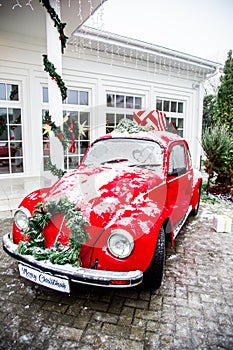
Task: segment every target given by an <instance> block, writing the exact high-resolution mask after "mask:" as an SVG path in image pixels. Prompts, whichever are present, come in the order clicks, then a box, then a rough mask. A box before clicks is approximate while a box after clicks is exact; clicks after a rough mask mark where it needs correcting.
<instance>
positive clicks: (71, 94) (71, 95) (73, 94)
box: [67, 90, 78, 105]
mask: <svg viewBox="0 0 233 350" xmlns="http://www.w3.org/2000/svg"><path fill="white" fill-rule="evenodd" d="M67 103H68V104H71V105H77V104H78V91H76V90H67Z"/></svg>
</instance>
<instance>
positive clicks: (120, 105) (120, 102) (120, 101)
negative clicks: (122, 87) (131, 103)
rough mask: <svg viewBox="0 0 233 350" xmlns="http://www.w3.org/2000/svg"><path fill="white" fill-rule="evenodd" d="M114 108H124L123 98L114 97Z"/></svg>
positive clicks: (120, 96) (119, 96)
mask: <svg viewBox="0 0 233 350" xmlns="http://www.w3.org/2000/svg"><path fill="white" fill-rule="evenodd" d="M116 107H118V108H124V96H123V95H116Z"/></svg>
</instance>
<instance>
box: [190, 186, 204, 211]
mask: <svg viewBox="0 0 233 350" xmlns="http://www.w3.org/2000/svg"><path fill="white" fill-rule="evenodd" d="M200 199H201V186H199V187H198V201H197V204H196V206H195V208H193V209H192V210H191V213H190V215H191V216H197V214H198V210H199V205H200Z"/></svg>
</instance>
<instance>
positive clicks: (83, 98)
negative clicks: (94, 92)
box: [80, 91, 88, 106]
mask: <svg viewBox="0 0 233 350" xmlns="http://www.w3.org/2000/svg"><path fill="white" fill-rule="evenodd" d="M80 105H85V106H88V92H86V91H80Z"/></svg>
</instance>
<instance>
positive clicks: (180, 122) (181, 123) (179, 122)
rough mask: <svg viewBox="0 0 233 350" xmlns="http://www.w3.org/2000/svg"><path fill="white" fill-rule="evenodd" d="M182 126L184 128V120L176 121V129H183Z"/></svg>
mask: <svg viewBox="0 0 233 350" xmlns="http://www.w3.org/2000/svg"><path fill="white" fill-rule="evenodd" d="M183 126H184V120H183V119H178V128H180V129H183Z"/></svg>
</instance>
